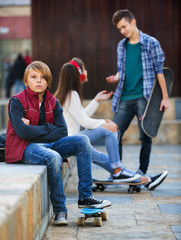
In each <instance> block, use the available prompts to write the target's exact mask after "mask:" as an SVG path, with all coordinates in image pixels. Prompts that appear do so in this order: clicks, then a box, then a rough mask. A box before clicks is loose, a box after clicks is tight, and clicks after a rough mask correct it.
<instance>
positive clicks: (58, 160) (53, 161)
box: [47, 152, 63, 169]
mask: <svg viewBox="0 0 181 240" xmlns="http://www.w3.org/2000/svg"><path fill="white" fill-rule="evenodd" d="M62 163H63V160H62V157H61V156H60V154H59V153H58V152H53V153H51V154H50V155H49V156H48V163H47V165H53V166H54V167H55V168H57V169H59V168H61V167H62Z"/></svg>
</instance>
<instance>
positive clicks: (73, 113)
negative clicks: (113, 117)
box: [63, 91, 106, 135]
mask: <svg viewBox="0 0 181 240" xmlns="http://www.w3.org/2000/svg"><path fill="white" fill-rule="evenodd" d="M98 106H99V103H98V102H97V101H96V100H95V99H93V100H92V101H91V102H90V103H89V104H88V106H87V107H86V108H84V107H83V106H82V104H81V101H80V97H79V95H78V93H77V92H76V91H72V92H71V94H70V98H69V97H68V98H67V99H66V101H65V103H64V106H63V115H64V118H65V121H66V123H67V127H68V135H74V134H77V133H79V132H80V126H82V127H84V128H85V129H94V128H97V127H99V126H101V125H102V124H104V123H106V122H105V120H103V119H94V118H91V116H92V115H93V113H94V112H95V111H96V110H97V108H98Z"/></svg>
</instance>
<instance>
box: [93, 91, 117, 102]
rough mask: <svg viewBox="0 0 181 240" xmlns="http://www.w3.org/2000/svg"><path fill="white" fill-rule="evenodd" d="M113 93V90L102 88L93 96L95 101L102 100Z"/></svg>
mask: <svg viewBox="0 0 181 240" xmlns="http://www.w3.org/2000/svg"><path fill="white" fill-rule="evenodd" d="M112 95H113V92H112V91H111V92H107V91H106V90H103V91H101V92H99V93H98V94H97V95H96V96H95V100H96V101H97V102H100V101H104V100H107V99H109V98H110V97H111V96H112Z"/></svg>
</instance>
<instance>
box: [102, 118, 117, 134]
mask: <svg viewBox="0 0 181 240" xmlns="http://www.w3.org/2000/svg"><path fill="white" fill-rule="evenodd" d="M110 121H111V120H110ZM101 127H102V128H105V129H107V130H109V131H111V132H117V131H118V126H117V124H116V123H114V122H112V121H111V122H108V123H105V124H102V126H101Z"/></svg>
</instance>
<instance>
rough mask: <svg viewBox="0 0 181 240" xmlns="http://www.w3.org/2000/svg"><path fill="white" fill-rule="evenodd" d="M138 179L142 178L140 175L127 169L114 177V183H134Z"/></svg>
mask: <svg viewBox="0 0 181 240" xmlns="http://www.w3.org/2000/svg"><path fill="white" fill-rule="evenodd" d="M138 178H140V175H139V174H136V173H131V172H129V171H127V170H126V169H122V170H121V172H120V173H119V175H118V176H114V175H113V182H118V183H119V182H120V183H124V182H132V181H135V180H137V179H138Z"/></svg>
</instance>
